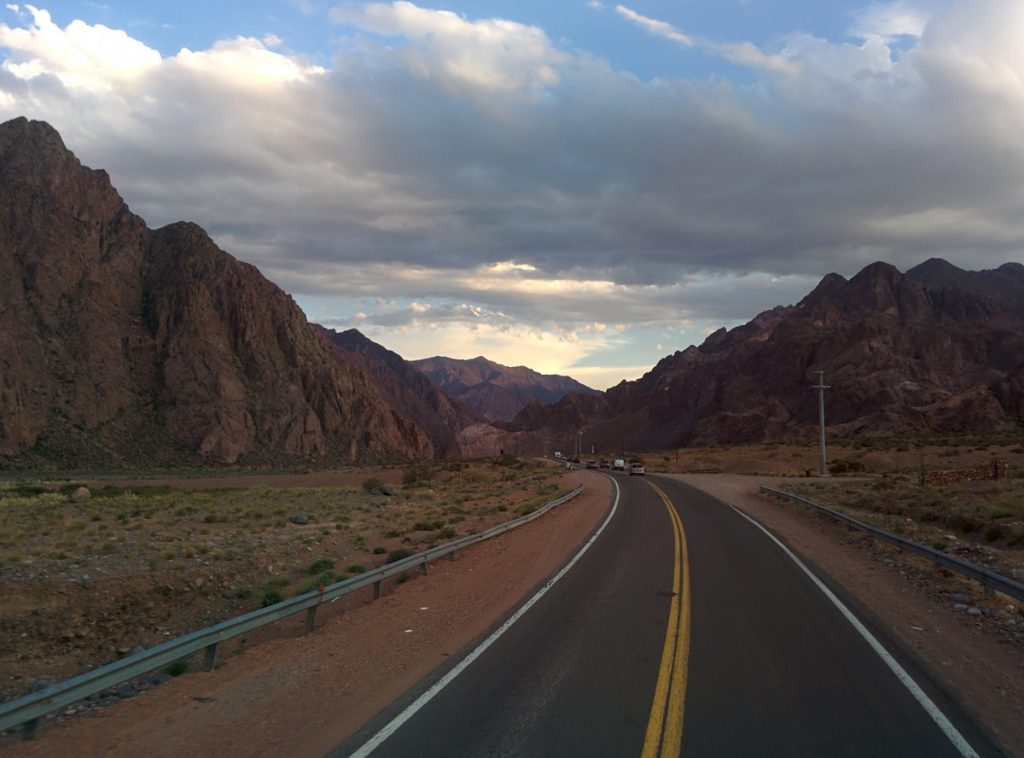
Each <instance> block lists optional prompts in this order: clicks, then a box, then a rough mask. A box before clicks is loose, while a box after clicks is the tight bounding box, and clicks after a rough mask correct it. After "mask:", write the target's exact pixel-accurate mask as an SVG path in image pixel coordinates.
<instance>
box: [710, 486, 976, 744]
mask: <svg viewBox="0 0 1024 758" xmlns="http://www.w3.org/2000/svg"><path fill="white" fill-rule="evenodd" d="M729 507H730V508H732V509H733V510H734V511H736V512H737V513H738V514H740V515H741V516H742V517H743V518H745V519H746V520H747V521H749V522H750V523H751V524H753V525H754V526H756V527H757V528H758V529H760V530H761V531H762V532H764V533H765V534H767V535H768V538H769V539H771V541H772V542H774V543H775V544H776V545H778V546H779V548H780V549H781V550H782V552H784V553H785V554H786V555H788V556H789V557H790V558H791V559H792V560H793V562H794V563H795V564H796V565H797V566H799V567H800V568H801V569H803V571H804V573H805V574H807V576H809V577H810V578H811V581H812V582H814V583H815V585H817V587H818V589H820V590H821V591H822V593H824V595H825V597H827V598H828V599H829V600H831V601H832V604H833V605H834V606H835V607H836V608H838V609H839V612H840V613H841V614H843V616H845V617H846V620H847V621H849V622H850V623H851V624H852V625H853V628H854V629H856V630H857V631H858V632H860V636H861V637H863V638H864V640H865V641H866V642H867V643H868V645H870V646H871V648H872V649H873V650H874V651H875V652H876V653H878V656H879V657H880V658H881V659H882V660H883V661H884V662H885V665H886V666H888V667H889V668H890V670H892V673H894V674H895V675H896V678H897V679H899V680H900V681H901V682H902V683H903V686H905V687H906V688H907V689H908V690H910V694H911V695H913V696H914V698H915V699H916V700H917V702H918V703H920V704H921V707H922V708H924V710H925V712H926V713H927V714H928V715H929V716H931V717H932V721H934V722H935V725H936V726H938V727H939V729H941V730H942V733H943V734H945V735H946V737H948V738H949V741H950V742H952V743H953V747H955V748H956V749H957V750H958V751H959V752H960V755H962V756H964V758H978V754H977V752H975V750H974V748H972V747H971V746H970V743H968V742H967V740H965V739H964V737H963V735H962V734H960V732H958V731H957V728H956V727H955V726H953V724H952V723H950V721H949V719H947V718H946V716H945V714H943V713H942V711H940V710H939V707H938V706H937V705H935V703H934V702H933V701H932V699H931V698H930V697H928V695H927V694H926V693H925V691H924V690H922V689H921V686H920V685H919V684H918V683H917V682H915V681H914V679H913V678H912V677H911V676H910V674H908V673H907V671H906V669H904V668H903V667H902V666H901V665H900V664H899V663H898V662H897V661H896V659H895V658H893V657H892V655H890V654H889V651H888V650H886V649H885V648H884V647H882V643H881V642H879V641H878V640H877V639H876V638H875V635H873V634H872V633H871V632H869V631H868V629H867V627H866V626H864V625H863V624H862V623H861V622H860V620H859V619H858V618H857V617H856V616H854V615H853V613H852V612H851V611H850V609H849V608H847V607H846V606H845V605H844V604H843V601H841V600H840V599H839V598H837V597H836V596H835V594H834V593H833V592H832V590H830V589H829V588H828V587H826V586H825V584H824V583H823V582H822V581H821V580H820V579H818V577H816V576H815V575H814V574H813V573H812V572H811V570H810V569H809V568H807V566H805V565H804V563H803V561H801V560H800V559H799V558H797V557H796V555H794V554H793V551H791V550H790V549H789V548H788V547H786V546H785V545H783V544H782V542H780V541H779V539H778V538H777V537H776V536H775V535H774V534H772V533H771V532H769V531H768V530H767V529H765V528H764V527H763V526H762V525H761V524H760V523H759V522H757V521H755V520H754V519H752V518H751V517H750V516H748V515H747V514H746V513H744V512H743V511H741V510H740V509H739V508H737V507H736V506H734V505H730V506H729Z"/></svg>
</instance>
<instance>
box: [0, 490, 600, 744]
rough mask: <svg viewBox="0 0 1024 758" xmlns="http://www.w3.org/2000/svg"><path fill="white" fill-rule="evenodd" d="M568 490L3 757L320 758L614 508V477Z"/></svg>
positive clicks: (560, 560) (552, 567)
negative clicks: (446, 555) (390, 581)
mask: <svg viewBox="0 0 1024 758" xmlns="http://www.w3.org/2000/svg"><path fill="white" fill-rule="evenodd" d="M560 483H561V484H563V485H567V486H572V487H575V486H576V485H578V484H581V483H582V484H584V485H585V487H586V489H585V491H584V494H583V495H581V496H579V497H577V498H575V499H574V500H572V501H570V502H568V503H566V504H564V505H562V506H559V507H558V508H556V509H555V510H553V511H552V512H550V513H548V514H546V515H545V516H543V517H542V518H540V519H538V520H537V521H534V522H531V523H530V524H527V525H526V526H523V527H521V528H519V529H517V530H515V531H513V532H511V533H509V534H507V535H503V536H501V537H499V538H496V539H494V540H490V541H488V542H485V543H482V544H480V545H475V546H473V547H471V548H468V549H466V550H464V551H460V552H459V553H458V554H456V555H455V558H454V560H452V561H448V560H440V561H437V562H435V563H432V564H430V568H429V573H428V574H427V575H426V576H417V577H415V578H414V579H411V580H410V581H407V582H404V583H402V584H400V585H395V586H393V587H390V588H388V591H387V594H385V595H384V597H382V598H381V599H380V600H377V601H374V602H370V598H371V597H372V595H371V594H370V593H367V596H366V597H364V598H362V599H361V602H362V604H359V603H358V602H352V603H349V604H348V606H349V607H347V608H345V609H344V611H342V610H341V609H340V608H339V609H337V610H335V611H333V612H332V610H331V608H330V607H329V606H327V607H324V608H322V609H321V611H320V613H318V615H317V620H318V623H319V624H320V626H319V628H318V629H317V630H316V631H315V632H314V633H313V634H311V635H306V636H301V630H302V626H303V624H304V617H303V616H302V615H301V614H300V615H299V616H296V617H295V618H293V619H288V620H285V621H282V622H280V623H279V624H277V625H275V626H274V627H271V629H272V630H273V631H272V632H271V633H270V634H268V635H266V636H267V637H268V638H267V639H263V640H261V641H260V642H259V644H258V645H254V644H252V642H253V641H254V640H249V641H247V643H246V644H245V648H246V649H245V650H243V651H241V652H240V653H239V654H237V655H233V656H230V657H228V658H227V660H226V661H225V663H224V664H223V665H221V666H220V667H218V668H217V669H215V670H214V671H211V672H204V673H196V674H188V675H185V676H181V677H179V678H177V679H173V680H171V681H169V682H167V683H165V684H162V685H161V686H159V687H156V688H154V689H152V690H150V691H148V692H146V693H145V694H143V695H140V696H138V697H134V698H131V699H128V700H124V701H123V702H120V703H118V704H117V705H115V706H113V707H110V708H106V709H101V710H97V711H94V712H91V713H88V714H83V715H81V716H79V717H77V718H74V719H71V720H69V721H66V722H65V723H60V724H55V725H53V726H51V727H49V728H46V729H44V731H43V733H42V734H41V736H40V737H39V739H37V740H35V741H33V742H26V743H20V744H16V745H11V746H10V748H9V749H8V750H7V751H6V754H7V755H10V756H12V757H13V756H52V755H76V756H100V755H102V756H138V755H146V756H175V757H176V756H179V755H181V754H182V753H183V752H187V753H190V754H193V755H225V756H228V755H246V756H279V755H289V756H307V755H308V756H313V755H316V756H319V755H323V754H324V753H325V752H327V751H328V750H330V749H331V748H332V747H334V746H335V745H337V744H338V743H340V742H341V741H342V740H344V739H345V738H346V737H348V736H350V735H351V734H352V733H354V732H355V731H356V730H357V729H358V728H359V727H360V726H362V725H363V724H364V723H365V722H367V721H368V720H369V719H370V718H371V717H372V716H373V715H374V714H376V713H377V712H378V711H380V710H381V709H383V708H384V707H385V706H387V705H388V704H389V703H391V702H392V701H393V700H395V699H396V698H397V697H399V696H400V695H401V694H403V693H404V692H405V691H407V690H408V689H409V688H410V687H412V686H413V685H414V684H415V683H416V682H418V681H419V680H420V679H422V678H423V677H424V676H426V675H427V674H429V673H430V672H431V671H432V670H433V669H434V668H435V667H437V666H438V665H439V664H441V663H443V662H444V660H445V658H446V657H447V656H449V655H454V654H456V653H458V652H459V651H460V650H461V649H462V648H464V647H465V646H467V645H468V644H470V643H471V642H472V641H474V640H475V639H477V638H478V637H480V636H481V635H482V634H484V633H485V632H486V631H487V630H488V629H489V628H491V627H492V626H493V625H494V624H495V623H496V622H497V621H498V620H499V619H501V618H502V617H504V616H505V615H507V614H508V613H509V612H510V611H511V610H512V609H514V608H515V607H516V606H517V605H519V604H520V603H521V602H522V601H523V600H524V599H525V598H526V597H527V596H528V595H529V593H530V591H531V590H533V589H534V588H535V587H536V586H537V585H539V584H541V583H542V582H543V581H544V580H546V579H547V578H548V577H549V576H551V575H552V574H553V573H555V571H556V570H557V569H558V568H559V567H560V566H561V565H562V564H564V562H565V561H566V560H567V559H568V558H569V557H570V556H571V555H572V554H573V553H574V552H575V549H576V548H577V547H578V546H579V545H580V544H582V543H583V542H584V541H585V539H586V538H587V537H588V536H589V535H590V534H591V533H592V532H593V530H594V529H596V528H597V526H598V524H599V523H600V521H601V519H602V518H603V517H604V516H605V515H606V514H607V512H608V508H609V507H610V504H611V498H612V485H611V482H610V481H609V480H608V478H607V477H605V476H602V475H600V474H597V473H596V472H587V471H577V472H573V473H571V474H568V475H566V476H565V477H564V478H563V479H562V480H561V482H560ZM368 589H369V588H368ZM325 611H326V613H325Z"/></svg>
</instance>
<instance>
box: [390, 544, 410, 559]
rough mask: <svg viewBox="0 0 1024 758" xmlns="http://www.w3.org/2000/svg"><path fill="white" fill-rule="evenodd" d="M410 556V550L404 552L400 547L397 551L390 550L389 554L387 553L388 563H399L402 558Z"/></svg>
mask: <svg viewBox="0 0 1024 758" xmlns="http://www.w3.org/2000/svg"><path fill="white" fill-rule="evenodd" d="M412 554H413V553H412V550H406V549H405V548H404V547H400V548H398V549H397V550H392V551H391V552H390V553H388V563H394V562H395V561H400V560H402V559H403V558H408V557H409V556H410V555H412Z"/></svg>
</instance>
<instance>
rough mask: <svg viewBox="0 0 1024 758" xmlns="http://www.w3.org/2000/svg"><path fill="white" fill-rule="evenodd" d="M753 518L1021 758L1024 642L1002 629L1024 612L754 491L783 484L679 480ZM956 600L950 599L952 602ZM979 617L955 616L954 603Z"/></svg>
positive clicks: (731, 478)
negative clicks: (858, 608) (891, 637)
mask: <svg viewBox="0 0 1024 758" xmlns="http://www.w3.org/2000/svg"><path fill="white" fill-rule="evenodd" d="M677 478H679V479H681V480H682V481H685V482H688V483H690V484H692V485H694V486H696V487H698V488H699V489H702V490H704V491H706V492H709V493H711V494H713V495H715V496H716V497H718V498H720V499H721V500H723V501H725V502H727V503H730V504H732V505H734V506H736V507H737V508H740V509H741V510H743V511H744V512H745V513H747V514H749V515H750V516H752V517H754V518H755V519H757V520H758V521H760V522H761V523H762V524H763V525H764V526H766V527H768V529H770V530H771V531H772V532H774V533H775V535H776V536H778V537H779V538H780V539H782V540H783V541H784V542H785V543H786V544H787V545H788V546H789V547H790V549H792V550H793V551H794V552H795V553H797V554H798V555H800V556H801V557H804V558H807V559H809V560H810V561H811V562H812V563H813V564H814V565H815V566H816V567H818V568H819V569H821V570H822V571H824V572H825V573H826V574H828V575H829V576H830V577H831V578H832V579H833V580H834V581H835V583H836V584H838V585H840V586H842V587H843V588H844V589H845V590H846V591H847V592H848V593H849V594H850V595H852V597H853V598H854V600H855V602H856V603H857V604H859V605H860V606H861V607H862V608H866V609H868V612H869V613H871V614H873V615H874V616H875V617H876V619H878V620H879V621H880V622H881V623H882V624H883V625H884V626H885V627H886V628H887V629H888V630H889V631H890V632H891V633H892V634H893V635H894V636H895V637H896V638H897V639H898V640H899V641H900V642H901V643H902V645H903V647H904V649H905V650H906V651H908V653H909V654H910V655H911V656H912V657H913V658H915V659H916V660H917V661H918V662H919V663H920V664H921V665H922V666H923V667H924V668H925V670H927V671H928V672H929V673H930V674H931V675H932V676H933V677H934V679H935V680H936V681H937V682H938V683H939V684H940V686H941V687H943V689H945V690H946V691H947V692H948V693H949V694H950V695H951V696H952V697H953V698H954V699H955V700H956V701H957V702H959V703H960V704H961V705H962V706H963V708H964V710H965V711H967V713H969V714H970V715H971V716H972V717H973V718H974V720H975V721H976V722H978V723H979V724H982V725H983V727H985V728H986V729H987V731H988V732H989V733H990V735H991V736H993V737H994V738H995V740H996V742H998V743H1000V744H1001V745H1002V746H1003V748H1004V749H1005V750H1006V751H1007V752H1008V753H1009V754H1011V755H1021V756H1024V640H1022V637H1021V634H1020V632H1017V631H1008V630H1007V626H1006V622H1007V621H1008V620H1009V619H1010V618H1014V620H1015V621H1017V623H1018V624H1019V623H1020V621H1019V620H1022V618H1024V617H1022V616H1021V613H1020V612H1021V611H1024V606H1021V607H1018V606H1017V605H1016V604H1015V603H1013V602H1012V601H1011V600H1010V599H1009V598H1004V597H1000V596H996V597H993V598H986V597H985V596H984V593H983V592H982V588H981V587H980V585H977V584H976V583H973V582H970V581H967V580H964V579H962V578H961V577H959V576H957V575H953V574H951V573H950V572H948V571H944V570H942V569H940V568H938V567H936V566H934V564H932V563H930V562H928V561H925V560H922V559H918V558H916V557H914V556H908V555H905V554H902V553H900V552H899V551H898V550H896V548H895V547H891V546H888V545H885V544H884V543H879V542H876V541H875V540H872V539H870V538H867V537H865V536H862V535H860V534H859V533H857V532H854V531H851V530H849V529H847V528H846V527H845V526H842V525H840V524H838V523H837V522H835V521H833V520H831V519H828V518H827V517H825V516H822V515H819V514H817V513H816V512H813V511H811V510H810V509H808V508H804V507H802V506H800V505H798V504H795V503H783V502H781V501H779V500H776V499H774V498H767V497H764V496H762V495H759V494H757V492H758V487H759V486H760V485H761V484H769V485H771V486H775V487H778V488H780V489H785V480H778V479H774V478H772V477H750V476H742V475H729V474H722V475H713V474H707V475H688V476H678V477H677ZM952 595H957V596H958V597H957V598H951V596H952ZM954 600H963V601H965V604H966V605H969V606H974V607H978V608H979V609H982V610H983V611H984V615H983V616H980V617H974V616H968V615H967V614H966V613H965V612H963V611H954V610H953V607H952V606H953V601H954Z"/></svg>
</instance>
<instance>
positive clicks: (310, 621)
mask: <svg viewBox="0 0 1024 758" xmlns="http://www.w3.org/2000/svg"><path fill="white" fill-rule="evenodd" d="M318 607H319V606H316V605H314V606H313V607H312V608H307V609H306V634H309V633H310V632H312V631H313V630H314V629H315V628H316V609H317V608H318Z"/></svg>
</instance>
